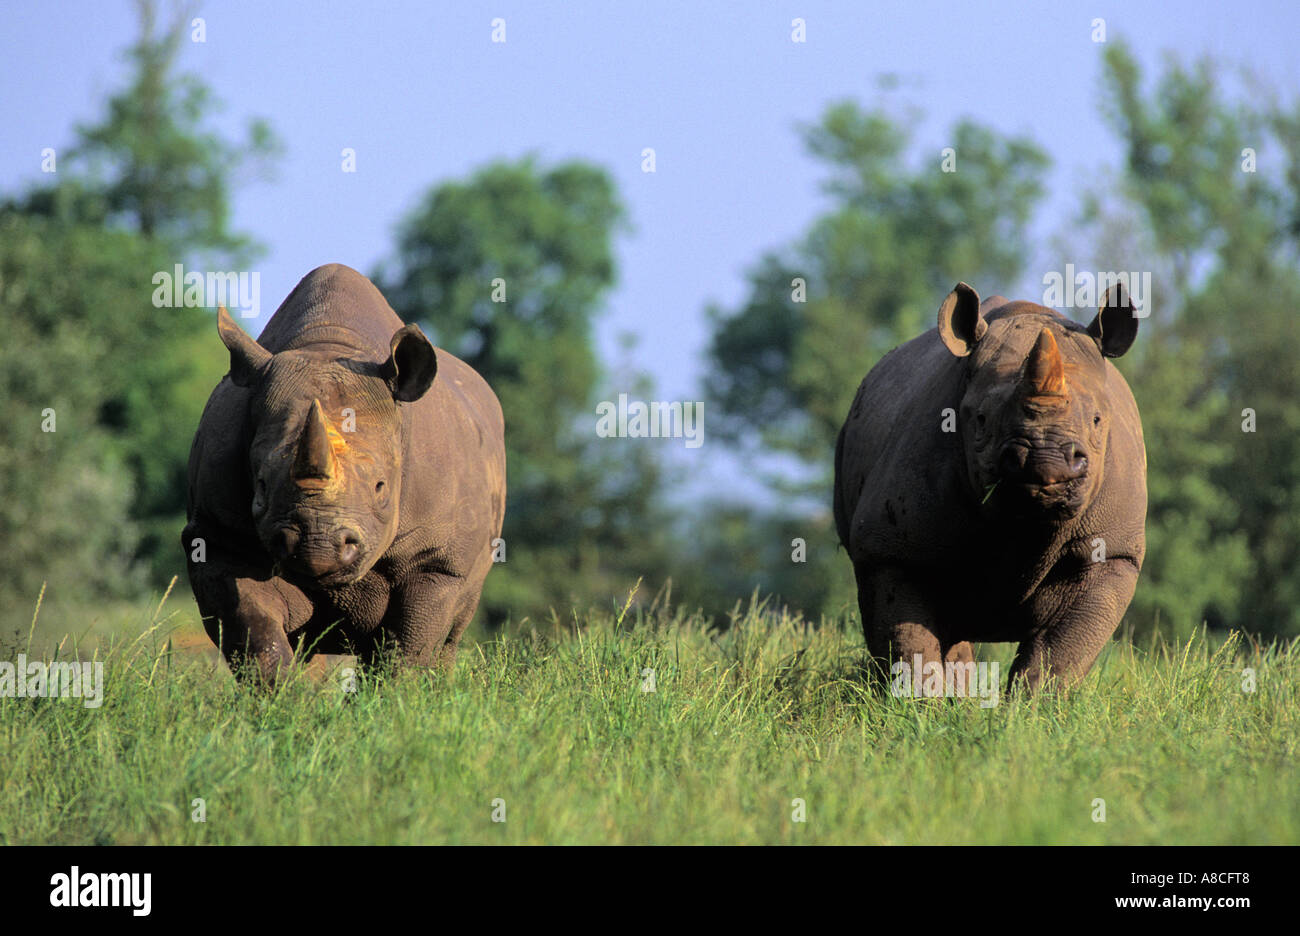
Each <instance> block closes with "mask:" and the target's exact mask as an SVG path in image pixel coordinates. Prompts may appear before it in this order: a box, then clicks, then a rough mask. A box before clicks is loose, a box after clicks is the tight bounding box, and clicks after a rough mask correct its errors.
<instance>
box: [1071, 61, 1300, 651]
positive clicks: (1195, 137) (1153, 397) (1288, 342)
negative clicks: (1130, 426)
mask: <svg viewBox="0 0 1300 936" xmlns="http://www.w3.org/2000/svg"><path fill="white" fill-rule="evenodd" d="M1105 81H1106V88H1107V95H1106V100H1107V101H1108V102H1110V103H1109V105H1108V107H1107V110H1106V116H1107V118H1108V121H1109V123H1110V125H1111V127H1112V128H1113V129H1114V131H1115V132H1116V134H1117V135H1118V137H1119V139H1120V142H1121V144H1122V146H1123V148H1124V160H1123V173H1122V176H1121V183H1120V185H1119V187H1118V191H1117V192H1116V193H1114V194H1115V195H1116V196H1117V198H1118V201H1119V204H1118V206H1117V207H1116V208H1113V209H1112V215H1111V216H1113V213H1117V212H1127V213H1128V214H1130V215H1132V216H1134V217H1137V218H1139V219H1141V222H1142V226H1141V238H1142V243H1143V244H1144V245H1145V246H1146V247H1147V248H1148V249H1147V250H1146V251H1144V253H1143V259H1144V266H1145V268H1146V269H1152V270H1160V271H1167V272H1165V275H1163V276H1162V277H1161V278H1160V279H1158V280H1157V282H1156V288H1155V290H1154V291H1155V292H1156V297H1157V303H1158V307H1159V306H1163V309H1162V310H1161V311H1162V314H1161V315H1160V316H1159V317H1158V318H1156V319H1155V321H1153V322H1152V327H1151V328H1149V329H1147V330H1146V334H1144V336H1143V338H1142V340H1141V341H1140V342H1139V344H1140V345H1145V346H1146V349H1147V350H1145V351H1142V352H1141V353H1139V355H1137V356H1136V357H1135V359H1134V360H1133V361H1132V362H1131V363H1129V364H1128V365H1127V367H1126V373H1127V374H1128V375H1129V377H1130V382H1131V383H1132V384H1133V388H1134V392H1135V395H1136V396H1137V399H1138V403H1139V406H1140V407H1141V409H1142V413H1143V425H1144V427H1145V428H1146V433H1147V439H1148V446H1147V448H1148V459H1149V479H1150V480H1149V493H1150V500H1151V506H1150V510H1149V512H1148V539H1149V548H1148V559H1147V564H1146V567H1145V568H1144V569H1143V581H1142V582H1141V583H1140V584H1139V586H1138V592H1137V596H1136V597H1135V599H1134V605H1133V612H1132V614H1131V616H1133V617H1136V618H1137V621H1138V625H1139V627H1140V628H1141V627H1147V626H1152V621H1153V619H1154V617H1155V615H1156V614H1157V613H1159V614H1160V615H1161V617H1162V619H1164V620H1166V621H1168V623H1167V625H1166V626H1167V627H1168V628H1169V629H1172V630H1174V631H1175V632H1180V633H1181V632H1185V631H1187V630H1189V629H1191V628H1193V627H1197V626H1199V625H1200V624H1201V622H1202V621H1203V620H1208V621H1209V622H1210V623H1212V624H1217V625H1223V626H1228V625H1231V626H1234V627H1238V628H1242V629H1245V630H1250V631H1255V632H1259V633H1262V634H1265V635H1286V636H1289V635H1295V634H1297V633H1300V581H1298V580H1297V578H1296V576H1295V570H1296V568H1297V567H1300V347H1298V346H1297V345H1296V342H1295V340H1294V323H1293V321H1292V310H1293V309H1295V308H1296V307H1297V304H1298V303H1300V262H1298V261H1300V106H1298V103H1297V102H1296V101H1294V100H1293V101H1291V102H1289V103H1287V104H1283V103H1280V102H1279V101H1278V99H1277V98H1276V96H1274V95H1272V94H1270V93H1267V92H1265V91H1261V89H1260V88H1259V87H1257V86H1251V85H1257V84H1258V82H1257V79H1253V78H1250V77H1248V78H1247V85H1248V86H1247V87H1245V88H1239V89H1237V90H1235V91H1234V89H1233V86H1232V83H1231V82H1230V81H1228V80H1227V79H1225V78H1224V76H1223V74H1222V71H1221V69H1219V68H1218V67H1217V66H1215V65H1214V64H1213V63H1212V62H1211V61H1209V60H1208V59H1202V60H1201V61H1199V62H1196V63H1195V64H1193V65H1192V66H1190V67H1189V66H1186V65H1184V64H1183V63H1181V62H1179V61H1178V60H1176V59H1173V58H1170V59H1168V60H1167V62H1166V66H1165V69H1164V71H1163V73H1162V74H1161V75H1160V77H1159V79H1158V80H1157V81H1156V83H1155V84H1154V87H1151V88H1147V87H1146V86H1145V85H1144V82H1143V77H1142V71H1141V68H1140V67H1139V65H1138V62H1137V60H1136V58H1135V57H1134V55H1133V53H1132V51H1131V50H1130V49H1129V48H1128V46H1127V45H1126V44H1125V43H1123V42H1113V43H1111V44H1109V46H1108V51H1107V52H1106V58H1105ZM1098 200H1099V198H1098V196H1096V195H1095V194H1094V197H1093V200H1092V202H1091V204H1092V205H1093V206H1094V207H1095V205H1096V203H1097V202H1098ZM1085 221H1087V222H1090V223H1091V225H1092V227H1093V228H1094V229H1097V228H1099V227H1101V226H1103V225H1104V223H1105V217H1103V216H1102V215H1100V214H1098V213H1097V212H1096V211H1095V210H1094V211H1091V212H1090V213H1089V214H1087V215H1085ZM1124 268H1131V267H1124ZM1252 412H1253V414H1254V415H1253V419H1254V431H1243V427H1249V424H1250V416H1249V414H1250V413H1252ZM1170 619H1172V620H1170Z"/></svg>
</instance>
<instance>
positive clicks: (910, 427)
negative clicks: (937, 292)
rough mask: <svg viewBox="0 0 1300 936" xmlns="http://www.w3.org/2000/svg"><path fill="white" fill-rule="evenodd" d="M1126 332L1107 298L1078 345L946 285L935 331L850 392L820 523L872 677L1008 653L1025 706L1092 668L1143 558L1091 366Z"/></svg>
mask: <svg viewBox="0 0 1300 936" xmlns="http://www.w3.org/2000/svg"><path fill="white" fill-rule="evenodd" d="M1137 326H1138V320H1137V318H1136V316H1135V314H1134V309H1133V306H1132V304H1131V302H1130V301H1129V299H1128V297H1127V293H1126V291H1125V290H1124V289H1123V287H1122V286H1115V287H1112V288H1111V289H1110V290H1108V291H1107V293H1106V296H1105V298H1104V300H1103V303H1102V308H1101V310H1100V312H1099V313H1098V314H1097V317H1096V318H1095V319H1093V321H1092V323H1091V324H1090V325H1088V326H1087V327H1086V328H1085V327H1083V326H1081V325H1078V324H1076V323H1074V322H1071V321H1069V320H1068V319H1065V318H1063V317H1062V316H1060V315H1058V314H1057V313H1056V312H1054V311H1052V310H1050V309H1047V308H1045V307H1043V306H1040V305H1035V304H1034V303H1030V302H1008V301H1007V300H1006V299H1004V298H1002V297H1001V296H997V297H993V298H991V299H989V300H987V301H985V302H984V303H983V304H981V303H980V299H979V295H978V294H977V293H976V292H975V290H974V289H972V288H971V287H970V286H967V285H966V284H965V283H958V284H957V287H956V288H955V289H954V290H953V291H952V293H950V294H949V295H948V297H947V299H945V300H944V302H943V304H942V306H941V307H940V308H939V323H938V327H937V328H935V329H934V330H932V331H929V332H926V333H925V334H923V335H921V336H919V337H917V338H914V339H912V340H911V341H909V342H907V343H906V344H903V345H901V346H900V347H898V348H895V349H894V350H893V351H891V352H890V353H889V354H887V355H885V357H884V358H882V359H881V360H880V362H879V363H878V364H877V365H876V366H875V367H874V368H872V370H871V372H870V373H868V374H867V376H866V378H865V379H864V380H863V381H862V384H861V386H860V387H859V388H858V392H857V396H856V397H855V399H854V401H853V405H852V408H851V410H850V412H849V415H848V419H847V421H846V422H845V424H844V427H843V429H841V431H840V435H839V440H838V442H837V444H836V449H835V491H834V512H835V524H836V529H837V531H838V533H839V537H840V541H841V543H843V545H844V546H845V548H846V549H847V550H848V554H849V558H850V559H851V560H852V562H853V570H854V573H855V575H856V577H857V585H858V605H859V607H860V609H861V612H862V626H863V631H864V633H865V636H866V640H867V646H868V649H869V651H870V653H871V655H872V657H873V658H874V659H875V660H876V661H877V662H878V663H880V664H881V665H882V667H890V666H891V665H893V666H897V664H898V663H900V662H905V663H907V664H908V666H909V667H910V666H911V665H912V664H913V661H914V660H915V659H916V656H917V655H918V654H919V655H920V657H921V660H922V662H923V664H924V665H928V664H931V663H937V664H938V666H939V667H940V668H946V667H945V664H949V663H951V664H955V665H956V666H962V665H964V664H969V663H970V662H972V660H973V656H972V650H971V645H970V641H1017V642H1019V645H1020V646H1019V650H1018V652H1017V654H1016V657H1015V661H1014V663H1013V664H1012V669H1011V679H1012V681H1013V682H1014V681H1017V680H1023V681H1024V683H1025V684H1026V685H1027V686H1028V687H1030V688H1035V687H1037V686H1038V685H1039V684H1040V683H1041V682H1042V681H1043V679H1044V678H1045V677H1047V676H1049V675H1051V676H1055V677H1057V678H1058V679H1059V681H1060V683H1061V684H1063V685H1068V684H1070V683H1072V682H1075V681H1077V680H1078V679H1079V678H1081V677H1082V676H1083V675H1084V674H1086V673H1087V672H1088V670H1089V669H1090V668H1091V667H1092V664H1093V662H1094V660H1096V658H1097V654H1098V653H1099V652H1100V651H1101V649H1102V647H1103V645H1104V644H1105V643H1106V641H1107V640H1108V639H1109V638H1110V637H1111V635H1112V634H1113V633H1114V631H1115V628H1116V627H1117V626H1118V625H1119V622H1120V619H1121V618H1122V617H1123V615H1124V611H1125V609H1126V608H1127V607H1128V603H1129V601H1130V600H1131V599H1132V597H1133V590H1134V587H1135V586H1136V584H1137V578H1138V571H1139V570H1140V569H1141V567H1142V558H1143V553H1144V551H1145V532H1144V526H1145V520H1146V500H1147V497H1146V450H1145V448H1144V447H1143V443H1142V424H1141V420H1140V418H1139V416H1138V409H1137V404H1136V403H1135V402H1134V400H1133V394H1132V393H1131V392H1130V391H1129V388H1128V384H1126V383H1125V381H1124V378H1123V377H1122V376H1121V375H1120V373H1119V371H1118V370H1116V368H1115V366H1114V365H1113V364H1111V363H1110V362H1109V361H1108V360H1107V358H1111V357H1118V356H1120V355H1122V354H1123V353H1124V352H1125V351H1127V350H1128V349H1129V347H1130V346H1131V345H1132V343H1133V340H1134V338H1135V337H1136V335H1137ZM899 671H900V669H894V672H895V673H897V672H899ZM934 671H935V670H928V672H934ZM967 671H969V669H967Z"/></svg>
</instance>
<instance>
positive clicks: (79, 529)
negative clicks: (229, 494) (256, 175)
mask: <svg viewBox="0 0 1300 936" xmlns="http://www.w3.org/2000/svg"><path fill="white" fill-rule="evenodd" d="M138 7H139V11H140V21H141V31H140V37H139V39H138V41H137V42H136V43H135V44H134V45H133V46H132V48H131V49H130V50H129V52H128V56H129V58H130V59H131V61H132V63H133V65H134V74H133V78H132V80H131V82H130V84H129V85H128V87H127V88H126V89H125V90H124V91H122V92H120V93H118V94H115V95H113V96H112V97H111V98H110V99H109V100H108V102H107V106H106V109H107V114H106V116H105V117H104V118H103V120H102V121H100V122H98V123H94V124H91V125H88V126H82V127H79V128H78V138H77V141H76V143H75V144H74V146H73V147H72V148H71V149H70V151H69V153H68V154H67V155H66V156H65V157H64V158H63V159H62V160H61V162H60V167H59V173H58V181H57V183H56V184H54V185H52V186H45V187H39V188H36V189H34V190H31V191H29V192H27V193H24V194H22V195H20V196H11V197H9V198H7V199H6V200H5V201H4V202H2V203H0V229H2V230H3V232H4V236H3V239H2V240H0V324H2V325H3V329H4V334H5V339H6V340H5V344H4V351H3V353H4V355H5V356H6V358H7V362H8V363H9V364H10V365H11V366H9V367H7V368H6V374H7V375H8V376H7V379H6V380H5V381H4V385H3V388H2V389H0V392H2V393H3V394H4V402H5V405H6V406H9V407H11V409H10V410H9V411H10V412H13V413H15V414H18V415H17V416H16V419H17V424H18V425H19V426H21V427H22V429H21V431H20V432H19V433H18V435H17V437H16V438H14V439H13V440H11V441H12V445H11V447H10V449H9V451H8V452H7V453H6V457H5V458H3V459H0V487H3V488H4V490H6V491H8V492H12V493H13V497H12V498H10V501H11V502H10V503H9V504H8V505H7V507H5V508H3V510H4V511H7V512H6V513H5V514H4V517H3V518H0V528H4V529H5V531H6V532H7V533H9V534H11V535H10V536H9V537H8V538H7V542H8V543H9V544H10V545H11V546H15V545H17V544H18V543H20V542H22V543H27V544H29V548H30V549H31V550H32V551H31V553H30V557H29V558H26V559H24V560H22V565H23V566H24V568H23V569H22V571H20V572H19V571H14V572H12V573H9V574H8V575H7V576H6V575H4V574H0V590H3V589H13V590H16V591H17V592H18V593H19V594H20V595H21V596H22V597H23V599H24V600H27V601H30V600H32V599H34V597H35V591H34V590H33V584H34V583H36V579H38V578H39V579H41V580H48V581H50V583H51V588H52V589H54V593H55V594H58V595H69V596H72V595H77V596H82V597H85V596H88V595H95V596H102V595H105V594H110V595H112V594H130V593H131V592H132V590H134V589H137V588H139V587H141V586H142V585H143V583H144V581H145V579H144V578H142V576H141V574H140V573H141V572H142V571H143V572H149V573H151V575H150V576H149V577H150V578H151V579H152V581H153V582H154V583H155V584H165V583H166V581H167V580H168V579H170V577H171V576H172V575H173V574H175V573H176V572H178V571H179V570H180V569H181V568H183V561H182V559H183V557H182V556H181V554H180V552H179V550H178V549H177V546H176V542H177V540H176V537H177V532H178V531H179V529H180V527H181V526H182V525H183V516H184V503H185V463H186V460H187V457H188V452H189V444H190V439H191V438H192V436H193V431H194V426H195V425H197V422H198V417H199V413H200V412H201V410H202V407H203V403H204V400H205V399H206V397H207V394H208V392H209V391H210V390H211V387H212V385H213V384H214V383H215V382H216V380H217V379H219V377H220V375H221V373H222V372H223V371H224V369H225V355H224V353H222V350H221V348H220V346H219V344H218V343H217V342H215V341H214V340H213V336H212V322H211V314H210V313H211V311H215V310H210V311H206V312H205V310H202V309H187V308H180V309H172V308H167V309H158V308H155V307H154V306H153V303H152V296H153V292H154V289H155V286H154V283H153V276H154V273H155V272H157V271H170V270H171V269H172V267H173V266H174V265H175V264H176V263H182V262H183V263H186V264H187V265H189V266H191V267H193V266H194V265H195V264H196V263H202V262H204V261H207V262H218V261H224V262H227V263H230V264H236V263H241V262H247V260H248V259H250V258H251V256H252V254H253V253H254V252H255V249H256V245H254V244H253V243H252V241H251V240H250V239H249V238H247V237H245V236H243V235H239V234H237V233H234V232H232V231H231V230H230V229H229V217H228V215H229V209H228V197H229V191H230V187H231V184H232V181H231V180H232V178H233V174H234V173H236V172H237V171H239V169H240V167H241V166H248V165H252V164H256V165H261V164H263V163H264V162H265V160H266V159H267V158H268V157H270V156H271V155H273V154H274V151H275V149H276V143H275V141H274V138H273V137H272V136H271V134H270V132H269V131H268V130H267V128H266V126H265V125H264V124H262V123H260V122H254V124H253V126H252V127H251V128H250V131H249V141H248V143H247V144H246V145H243V146H236V145H233V144H228V143H226V142H225V141H224V140H223V138H222V137H221V136H219V135H218V134H216V133H213V132H209V131H207V130H206V129H205V128H206V123H207V119H208V117H209V114H210V112H211V110H212V108H213V107H214V106H215V103H214V101H213V100H212V98H211V95H210V94H209V92H208V91H207V89H206V88H205V87H204V85H203V84H202V83H201V82H199V81H198V80H197V79H196V78H194V77H193V76H190V75H186V74H177V73H176V60H177V57H178V55H179V51H180V49H181V48H182V47H183V44H184V41H185V39H186V37H187V25H188V22H189V17H190V12H192V11H187V10H183V9H181V10H178V11H177V14H176V16H175V18H174V19H173V20H172V21H171V22H170V23H169V24H168V25H167V26H166V27H165V28H163V29H161V31H160V30H159V28H158V23H157V17H156V15H155V11H154V5H153V4H152V3H148V2H140V3H139V4H138ZM51 401H57V403H54V402H51ZM51 406H53V407H54V408H55V410H56V411H57V412H58V413H59V414H60V415H59V417H58V430H57V432H55V433H42V432H41V431H40V424H41V420H39V419H35V418H34V417H33V416H32V414H33V413H36V414H39V413H41V412H42V411H44V410H45V409H46V408H49V407H51ZM36 466H39V468H37V467H36ZM20 491H21V492H23V493H22V494H18V493H17V492H20ZM94 498H100V500H98V501H96V500H94ZM96 504H97V505H98V506H95V505H96ZM19 528H21V531H22V532H19ZM71 539H75V540H76V543H78V544H80V545H74V544H73V543H72V542H71ZM41 543H45V544H49V546H48V548H37V547H38V544H41ZM37 587H39V584H38V583H37ZM13 607H14V609H15V611H16V612H17V613H22V610H21V607H20V606H19V605H16V604H14V605H13ZM27 613H28V614H30V611H27Z"/></svg>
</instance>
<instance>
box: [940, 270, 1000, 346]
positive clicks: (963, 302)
mask: <svg viewBox="0 0 1300 936" xmlns="http://www.w3.org/2000/svg"><path fill="white" fill-rule="evenodd" d="M988 329H989V326H988V323H987V322H985V321H984V317H983V316H982V315H980V294H979V293H977V292H976V291H975V290H974V289H972V288H971V287H969V286H967V285H966V284H965V283H958V284H957V285H956V286H954V287H953V289H952V292H950V293H948V298H947V299H945V300H943V305H941V306H939V338H940V339H942V341H943V343H944V344H945V345H947V346H948V350H949V351H951V352H952V353H953V354H955V355H957V357H965V356H966V355H968V354H970V353H971V350H972V349H973V348H974V347H975V343H976V342H978V341H979V340H980V339H981V338H983V337H984V333H985V332H986V331H988Z"/></svg>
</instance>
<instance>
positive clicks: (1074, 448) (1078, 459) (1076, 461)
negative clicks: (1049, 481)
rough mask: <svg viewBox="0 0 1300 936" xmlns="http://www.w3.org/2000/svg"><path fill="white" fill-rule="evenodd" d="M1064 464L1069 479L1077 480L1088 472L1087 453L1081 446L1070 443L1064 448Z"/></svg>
mask: <svg viewBox="0 0 1300 936" xmlns="http://www.w3.org/2000/svg"><path fill="white" fill-rule="evenodd" d="M1065 464H1066V466H1067V467H1068V469H1069V472H1070V477H1072V478H1077V477H1079V476H1080V475H1082V474H1083V473H1084V472H1085V471H1087V470H1088V453H1087V452H1086V451H1085V450H1084V449H1083V447H1082V446H1079V445H1076V444H1074V443H1070V444H1068V445H1066V446H1065Z"/></svg>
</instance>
